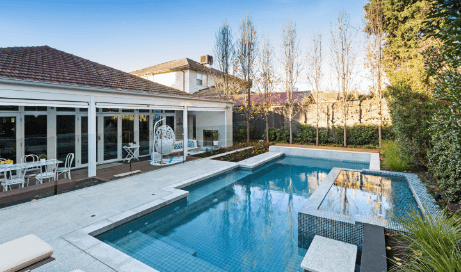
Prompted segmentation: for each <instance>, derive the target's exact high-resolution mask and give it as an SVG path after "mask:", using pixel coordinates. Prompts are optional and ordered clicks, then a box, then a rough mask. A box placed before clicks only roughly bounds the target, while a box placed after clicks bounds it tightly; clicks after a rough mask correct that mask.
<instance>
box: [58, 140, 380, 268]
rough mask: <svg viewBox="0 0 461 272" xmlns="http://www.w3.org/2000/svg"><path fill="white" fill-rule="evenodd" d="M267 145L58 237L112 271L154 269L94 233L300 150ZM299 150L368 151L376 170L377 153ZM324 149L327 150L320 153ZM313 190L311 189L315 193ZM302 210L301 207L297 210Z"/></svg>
mask: <svg viewBox="0 0 461 272" xmlns="http://www.w3.org/2000/svg"><path fill="white" fill-rule="evenodd" d="M271 147H273V146H271ZM271 147H270V148H269V152H266V153H263V154H260V155H257V156H255V157H252V158H248V159H246V160H243V161H241V162H238V163H229V165H228V166H225V167H222V168H220V169H217V170H214V171H210V172H207V173H205V174H202V175H199V176H196V177H193V178H189V179H184V180H181V181H178V182H175V183H172V184H169V185H167V186H165V187H162V188H159V189H161V190H164V191H169V192H171V194H169V195H168V196H165V197H162V198H160V199H157V200H155V201H152V202H149V203H146V204H143V205H140V206H138V207H136V208H133V209H130V210H127V211H124V212H122V213H119V214H116V215H114V216H112V217H109V218H106V219H103V220H101V221H98V222H96V223H94V224H91V225H88V226H86V227H83V228H81V229H78V230H76V231H73V232H70V233H68V234H65V235H62V236H61V238H63V239H64V240H66V241H67V242H69V243H71V244H73V245H74V246H76V247H78V248H79V249H80V250H82V251H84V252H85V253H87V254H88V255H90V256H92V257H93V258H95V259H97V260H99V261H101V262H103V263H105V264H106V265H108V266H109V267H111V268H112V269H114V270H116V271H150V272H154V271H158V270H156V269H154V268H152V267H150V266H147V265H146V264H144V263H142V262H140V261H138V260H136V259H135V258H133V257H131V256H129V255H127V254H125V253H123V252H121V251H119V250H118V249H116V248H114V247H112V246H110V245H108V244H106V243H104V242H102V241H100V240H98V239H97V238H95V236H97V235H99V234H102V233H104V232H107V231H109V230H111V229H113V228H116V227H118V226H121V225H123V224H125V223H127V222H129V221H131V220H134V219H136V218H139V217H142V216H144V215H146V214H148V213H151V212H153V211H156V210H158V209H160V208H163V207H165V206H167V205H169V204H171V203H173V202H176V201H179V200H181V199H184V198H187V196H188V195H189V192H188V191H185V190H182V188H185V187H188V186H191V185H193V184H196V183H198V182H201V181H203V180H206V179H208V178H211V177H214V176H217V175H220V174H222V173H225V172H228V171H231V170H234V169H236V168H243V169H254V168H256V167H258V166H261V165H262V164H264V163H267V162H270V161H273V160H275V159H277V158H280V157H283V156H284V155H295V156H299V154H292V153H293V151H296V150H295V149H300V148H295V147H278V148H282V150H280V149H279V150H274V149H273V148H272V150H271ZM303 150H311V151H312V150H314V151H315V150H320V151H322V152H320V153H321V157H320V158H321V159H328V160H338V157H340V158H343V159H339V160H343V161H348V162H364V161H366V159H363V158H364V157H363V154H370V155H369V157H368V158H369V160H368V161H366V162H370V168H371V167H372V166H373V168H374V169H377V170H379V154H377V153H364V152H349V151H336V150H324V149H303ZM324 151H326V152H328V153H323V152H324ZM338 152H340V153H343V156H341V155H339V156H338V154H337V153H338ZM314 153H315V152H314ZM345 153H357V154H362V155H361V156H359V159H357V160H355V159H354V158H357V157H354V154H345ZM345 156H346V157H345ZM365 156H367V155H365ZM301 157H309V158H316V157H314V156H306V155H301ZM346 158H349V159H346ZM210 159H212V158H204V159H203V160H210ZM376 162H377V163H376ZM372 163H373V165H372ZM335 169H341V168H333V169H332V170H331V171H330V173H329V174H328V175H327V178H328V177H330V176H331V174H332V172H333V171H334V170H335ZM338 174H339V172H337V173H336V175H335V176H334V178H336V176H337V175H338ZM333 182H334V179H333ZM324 183H325V181H324V182H322V184H324ZM322 184H321V185H322ZM321 185H320V186H321ZM320 186H319V188H320ZM330 187H331V186H330ZM328 189H329V188H328ZM317 190H319V189H317ZM317 190H316V191H315V192H317ZM315 192H314V194H315ZM314 194H313V195H314ZM311 198H312V196H311ZM322 200H323V198H322ZM320 203H321V202H320ZM303 209H304V207H303V208H302V209H301V210H303ZM300 212H301V211H300Z"/></svg>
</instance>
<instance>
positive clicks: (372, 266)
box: [360, 224, 387, 272]
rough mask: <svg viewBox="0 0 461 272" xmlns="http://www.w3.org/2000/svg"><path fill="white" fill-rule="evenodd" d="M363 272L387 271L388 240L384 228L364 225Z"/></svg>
mask: <svg viewBox="0 0 461 272" xmlns="http://www.w3.org/2000/svg"><path fill="white" fill-rule="evenodd" d="M360 271H362V272H382V271H383V272H385V271H387V258H386V240H385V238H384V228H383V227H380V226H375V225H370V224H363V246H362V261H361V265H360Z"/></svg>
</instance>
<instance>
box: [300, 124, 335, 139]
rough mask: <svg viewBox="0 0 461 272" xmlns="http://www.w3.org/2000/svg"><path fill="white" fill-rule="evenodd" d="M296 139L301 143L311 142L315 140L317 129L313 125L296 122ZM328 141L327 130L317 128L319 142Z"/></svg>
mask: <svg viewBox="0 0 461 272" xmlns="http://www.w3.org/2000/svg"><path fill="white" fill-rule="evenodd" d="M296 131H297V136H298V141H299V143H301V144H307V143H313V144H315V142H316V140H317V131H316V128H315V127H314V126H311V125H303V124H298V125H297V126H296ZM328 142H329V137H328V132H327V131H326V130H324V129H319V144H326V143H328Z"/></svg>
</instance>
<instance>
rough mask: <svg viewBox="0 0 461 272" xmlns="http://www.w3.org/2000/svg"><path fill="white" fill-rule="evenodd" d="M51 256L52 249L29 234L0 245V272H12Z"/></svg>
mask: <svg viewBox="0 0 461 272" xmlns="http://www.w3.org/2000/svg"><path fill="white" fill-rule="evenodd" d="M51 255H53V247H52V246H50V245H49V244H48V243H46V242H45V241H43V240H42V239H40V238H38V237H37V236H35V235H33V234H30V235H26V236H24V237H21V238H18V239H16V240H13V241H9V242H6V243H4V244H1V245H0V271H5V272H14V271H18V270H20V269H23V268H25V267H28V266H30V265H32V264H34V263H37V262H40V261H42V260H45V259H47V258H50V257H51Z"/></svg>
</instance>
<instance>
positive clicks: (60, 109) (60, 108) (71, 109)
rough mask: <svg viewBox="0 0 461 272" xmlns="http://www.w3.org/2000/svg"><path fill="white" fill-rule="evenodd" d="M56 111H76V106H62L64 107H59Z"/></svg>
mask: <svg viewBox="0 0 461 272" xmlns="http://www.w3.org/2000/svg"><path fill="white" fill-rule="evenodd" d="M56 111H75V108H62V107H57V108H56Z"/></svg>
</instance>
